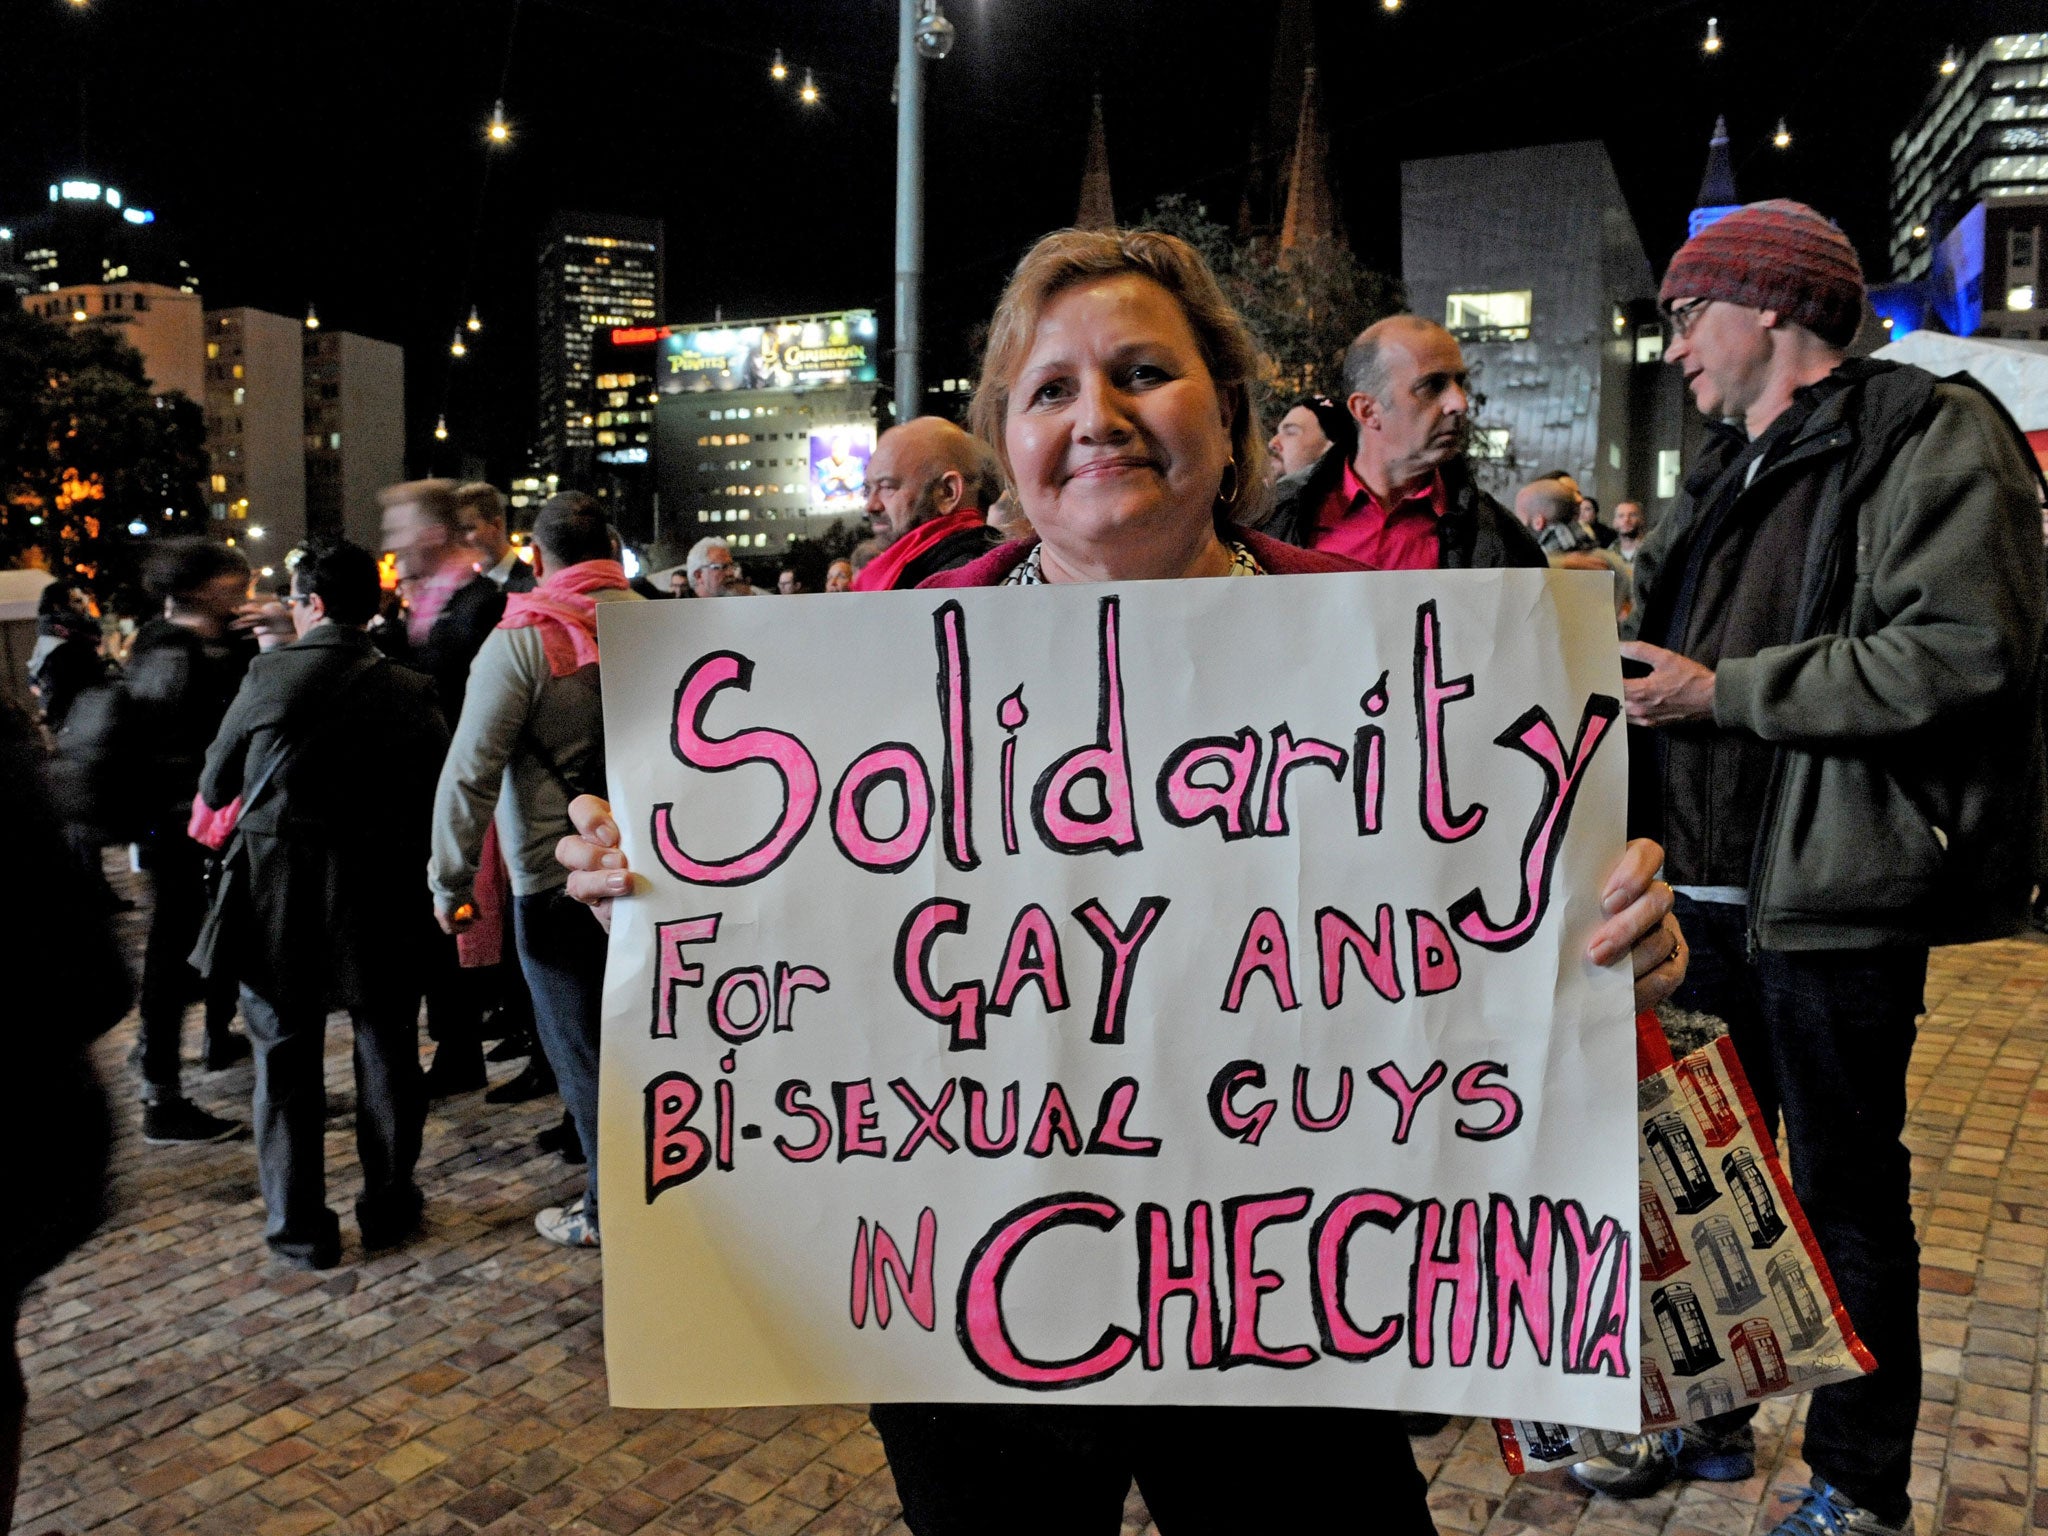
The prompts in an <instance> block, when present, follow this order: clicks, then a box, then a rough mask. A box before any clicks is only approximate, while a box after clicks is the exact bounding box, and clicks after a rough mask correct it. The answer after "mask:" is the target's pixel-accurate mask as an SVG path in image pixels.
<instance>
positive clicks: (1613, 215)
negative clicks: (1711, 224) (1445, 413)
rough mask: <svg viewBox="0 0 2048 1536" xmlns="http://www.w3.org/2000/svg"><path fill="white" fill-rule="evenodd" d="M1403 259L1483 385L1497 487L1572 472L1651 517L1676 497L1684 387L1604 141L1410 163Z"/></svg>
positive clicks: (1488, 478) (1483, 450)
mask: <svg viewBox="0 0 2048 1536" xmlns="http://www.w3.org/2000/svg"><path fill="white" fill-rule="evenodd" d="M1671 243H1672V244H1673V245H1674V246H1675V245H1676V243H1677V242H1676V239H1675V238H1674V239H1673V241H1672V242H1671ZM1661 254H1662V253H1661V252H1660V255H1661ZM1401 264H1402V278H1403V281H1404V282H1405V283H1406V285H1407V289H1408V298H1409V304H1410V307H1411V308H1412V309H1413V310H1414V311H1415V313H1416V314H1418V315H1422V316H1425V317H1426V318H1429V319H1433V320H1440V321H1441V322H1442V323H1443V324H1444V325H1445V326H1446V327H1447V328H1448V329H1449V330H1450V331H1451V332H1452V333H1453V334H1455V335H1456V336H1457V337H1458V339H1459V342H1460V343H1461V345H1462V347H1463V349H1464V353H1465V359H1466V362H1467V363H1468V365H1469V366H1470V368H1471V370H1472V380H1473V388H1474V390H1475V391H1476V392H1477V393H1478V395H1480V396H1481V397H1483V403H1482V404H1480V405H1479V407H1478V410H1477V412H1476V416H1475V428H1476V430H1475V433H1474V440H1473V459H1474V462H1475V464H1476V465H1477V466H1478V468H1479V472H1480V477H1481V479H1482V482H1483V483H1484V484H1485V485H1486V488H1487V489H1488V490H1490V491H1492V492H1494V493H1495V494H1496V495H1500V496H1503V497H1508V496H1512V494H1513V493H1514V491H1515V490H1516V488H1517V487H1519V486H1520V485H1521V484H1522V483H1524V482H1525V481H1527V480H1529V479H1531V478H1533V477H1534V476H1535V475H1537V474H1539V473H1541V472H1543V471H1545V470H1551V469H1563V470H1567V471H1569V472H1570V473H1571V474H1572V475H1573V476H1574V477H1576V478H1577V480H1578V482H1579V484H1580V485H1581V486H1583V487H1585V488H1586V489H1587V490H1588V491H1589V493H1590V494H1592V495H1594V496H1597V497H1598V498H1599V499H1600V503H1601V506H1602V507H1603V508H1605V509H1611V508H1612V507H1613V506H1614V504H1615V502H1617V501H1622V500H1634V501H1638V502H1641V503H1642V504H1643V506H1644V508H1645V509H1646V510H1647V511H1648V512H1649V513H1650V515H1651V516H1652V517H1653V518H1654V517H1655V516H1656V515H1657V514H1658V512H1659V511H1661V510H1663V509H1665V508H1667V507H1669V506H1671V505H1672V504H1673V503H1674V502H1675V501H1676V499H1677V497H1678V495H1679V494H1680V481H1681V479H1682V473H1681V460H1682V448H1683V438H1684V432H1685V422H1684V409H1685V405H1684V398H1683V392H1682V390H1680V389H1679V388H1678V380H1677V379H1676V376H1675V375H1674V374H1673V372H1672V370H1670V369H1668V368H1666V367H1665V366H1664V365H1663V356H1664V346H1663V333H1662V331H1661V329H1660V328H1659V326H1658V323H1657V313H1656V293H1657V287H1656V280H1655V278H1654V276H1653V274H1652V271H1651V267H1650V261H1649V258H1648V256H1647V255H1646V254H1645V252H1644V249H1643V241H1642V238H1641V236H1640V235H1639V234H1638V233H1637V230H1636V226H1635V221H1634V220H1633V218H1632V217H1631V216H1630V214H1629V211H1628V206H1627V204H1626V202H1625V201H1624V200H1623V198H1622V193H1621V186H1620V183H1619V182H1618V181H1617V180H1616V178H1615V174H1614V167H1613V164H1612V162H1611V161H1610V160H1609V159H1608V156H1607V151H1606V149H1605V148H1604V147H1602V146H1601V145H1600V144H1598V143H1594V142H1588V143H1577V144H1545V145H1537V146H1533V147H1531V148H1527V149H1512V150H1503V151H1499V152H1496V153H1491V154H1478V155H1453V156H1446V157H1444V158H1440V159H1432V160H1410V161H1406V162H1404V163H1403V164H1402V167H1401Z"/></svg>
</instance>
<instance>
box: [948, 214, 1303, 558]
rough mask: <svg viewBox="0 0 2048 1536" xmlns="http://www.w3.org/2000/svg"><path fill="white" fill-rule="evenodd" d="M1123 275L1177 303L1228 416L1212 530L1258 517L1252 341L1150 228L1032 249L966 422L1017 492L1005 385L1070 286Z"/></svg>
mask: <svg viewBox="0 0 2048 1536" xmlns="http://www.w3.org/2000/svg"><path fill="white" fill-rule="evenodd" d="M1125 275H1135V276H1138V277H1145V278H1150V279H1151V280H1152V281H1153V282H1155V283H1157V284H1158V285H1159V286H1160V287H1161V288H1164V289H1165V290H1166V291H1167V292H1168V293H1169V294H1171V295H1172V296H1173V297H1174V299H1175V301H1176V302H1177V303H1178V304H1179V305H1180V308H1181V313H1182V314H1184V315H1186V316H1187V320H1188V328H1189V329H1190V330H1192V331H1193V332H1194V334H1195V346H1196V348H1197V350H1199V351H1200V353H1201V355H1202V362H1203V365H1204V366H1206V367H1207V368H1208V370H1209V377H1210V378H1211V379H1213V380H1214V381H1215V384H1216V392H1217V393H1218V394H1219V395H1220V396H1221V397H1222V399H1223V403H1224V405H1225V407H1226V408H1227V409H1228V411H1229V413H1230V456H1231V459H1232V461H1233V463H1234V465H1235V467H1236V472H1235V474H1234V476H1228V477H1227V478H1230V479H1231V480H1232V482H1233V483H1232V484H1231V485H1230V486H1229V487H1228V489H1229V492H1230V494H1229V495H1228V496H1227V497H1226V496H1222V495H1219V496H1218V498H1217V501H1216V506H1215V518H1216V524H1217V527H1218V528H1219V529H1225V528H1228V527H1229V526H1230V525H1231V524H1232V523H1248V522H1251V521H1253V520H1255V518H1256V515H1257V513H1258V512H1259V510H1260V504H1261V498H1262V496H1263V495H1264V493H1265V476H1264V475H1263V474H1261V473H1260V467H1261V465H1262V464H1263V462H1264V460H1263V457H1262V455H1263V454H1264V453H1265V435H1264V434H1263V433H1262V432H1261V431H1260V430H1259V417H1258V411H1257V409H1256V408H1255V407H1254V406H1253V404H1252V381H1253V380H1254V379H1256V378H1257V377H1258V376H1259V371H1260V357H1259V347H1258V343H1257V342H1255V341H1253V340H1252V333H1251V331H1250V330H1249V329H1247V328H1246V326H1245V323H1244V317H1243V316H1241V315H1240V314H1238V312H1237V310H1236V309H1235V308H1234V307H1233V306H1232V304H1231V302H1230V300H1228V299H1226V298H1225V297H1224V296H1223V290H1222V289H1221V288H1220V287H1218V286H1217V283H1216V276H1215V274H1214V273H1213V272H1211V271H1210V270H1209V264H1208V263H1207V262H1205V261H1203V260H1202V257H1201V254H1200V253H1199V252H1198V251H1196V250H1195V248H1194V247H1193V246H1191V245H1189V244H1188V243H1187V241H1185V240H1182V239H1181V238H1179V237H1178V236H1177V235H1168V234H1163V233H1161V232H1160V231H1158V230H1152V229H1061V230H1055V231H1054V232H1053V233H1051V234H1049V235H1047V236H1046V237H1045V238H1044V239H1042V240H1040V241H1039V242H1038V244H1036V245H1034V246H1033V247H1032V248H1031V250H1030V252H1029V253H1028V254H1027V255H1026V256H1025V257H1024V259H1023V260H1022V261H1020V262H1018V263H1017V270H1016V271H1015V272H1013V273H1011V274H1010V282H1009V286H1007V287H1006V288H1004V289H1003V296H1002V299H1001V300H1000V301H999V302H998V303H997V305H996V313H995V318H994V320H992V321H991V322H990V324H989V332H988V348H987V350H986V351H985V352H984V353H983V355H982V361H981V382H980V384H979V386H978V387H977V388H976V389H975V391H974V403H973V404H972V405H971V406H970V407H969V408H968V413H967V421H968V425H969V426H971V427H972V428H973V429H974V431H975V434H976V435H977V436H979V437H980V438H981V439H982V441H984V442H986V443H987V444H988V445H989V446H990V447H991V448H993V449H994V450H995V452H996V457H997V458H998V459H1000V460H1001V461H1002V465H1003V475H1004V477H1005V478H1006V479H1007V480H1009V481H1010V483H1011V484H1013V485H1014V484H1015V483H1016V478H1017V477H1016V474H1015V472H1014V471H1013V470H1012V469H1011V468H1010V451H1009V447H1008V445H1007V444H1006V443H1005V442H1004V430H1003V423H1004V419H1005V418H1006V417H1007V416H1008V415H1009V410H1010V386H1011V384H1012V383H1013V382H1014V380H1015V379H1016V377H1017V373H1018V370H1019V369H1021V368H1022V367H1023V365H1024V359H1025V356H1026V355H1027V354H1028V353H1029V352H1030V350H1031V341H1032V338H1033V336H1034V335H1036V334H1037V331H1038V322H1039V318H1040V317H1041V316H1042V315H1043V314H1044V313H1045V308H1046V306H1047V305H1048V304H1050V303H1051V302H1052V301H1053V299H1055V298H1056V297H1058V296H1059V295H1060V294H1062V293H1064V292H1065V291H1066V290H1067V289H1069V288H1074V287H1078V286H1080V285H1081V284H1082V283H1092V282H1096V281H1098V280H1100V279H1102V278H1106V277H1122V276H1125ZM1220 489H1222V488H1221V487H1219V490H1220Z"/></svg>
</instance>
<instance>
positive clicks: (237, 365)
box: [235, 363, 242, 379]
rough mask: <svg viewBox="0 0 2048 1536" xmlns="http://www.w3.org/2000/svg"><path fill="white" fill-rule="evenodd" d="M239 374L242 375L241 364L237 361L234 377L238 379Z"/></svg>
mask: <svg viewBox="0 0 2048 1536" xmlns="http://www.w3.org/2000/svg"><path fill="white" fill-rule="evenodd" d="M241 376H242V365H241V364H240V363H237V364H235V377H236V378H238V379H239V378H240V377H241Z"/></svg>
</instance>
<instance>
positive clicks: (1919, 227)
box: [1913, 224, 1927, 240]
mask: <svg viewBox="0 0 2048 1536" xmlns="http://www.w3.org/2000/svg"><path fill="white" fill-rule="evenodd" d="M1913 238H1914V239H1915V240H1925V239H1926V238H1927V226H1926V225H1925V224H1915V225H1914V226H1913Z"/></svg>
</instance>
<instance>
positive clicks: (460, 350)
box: [448, 329, 469, 357]
mask: <svg viewBox="0 0 2048 1536" xmlns="http://www.w3.org/2000/svg"><path fill="white" fill-rule="evenodd" d="M448 355H449V356H450V357H467V356H469V347H468V345H467V344H466V343H465V342H464V341H463V339H462V332H461V331H460V330H459V329H458V330H457V331H456V333H455V339H454V340H453V341H451V342H449V343H448Z"/></svg>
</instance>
